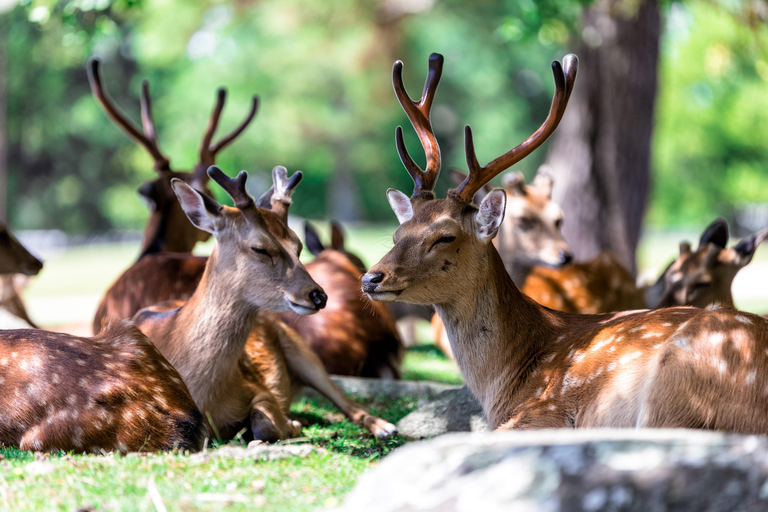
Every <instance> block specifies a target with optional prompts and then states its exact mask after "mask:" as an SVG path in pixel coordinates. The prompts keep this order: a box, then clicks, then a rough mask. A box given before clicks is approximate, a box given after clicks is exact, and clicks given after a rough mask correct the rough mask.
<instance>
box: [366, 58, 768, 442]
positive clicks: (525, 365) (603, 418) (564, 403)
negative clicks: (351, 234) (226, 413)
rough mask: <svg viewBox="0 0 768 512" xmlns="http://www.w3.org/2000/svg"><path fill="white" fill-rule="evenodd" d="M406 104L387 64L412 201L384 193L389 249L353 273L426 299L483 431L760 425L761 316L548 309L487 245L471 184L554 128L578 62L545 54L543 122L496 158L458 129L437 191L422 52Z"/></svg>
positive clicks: (766, 406)
mask: <svg viewBox="0 0 768 512" xmlns="http://www.w3.org/2000/svg"><path fill="white" fill-rule="evenodd" d="M429 67H430V72H429V74H428V77H427V82H426V85H425V88H424V94H423V95H422V98H421V100H420V101H419V102H413V101H412V100H411V99H410V98H409V97H408V96H407V94H406V93H405V90H404V88H403V85H402V77H401V73H402V63H400V62H396V63H395V68H394V82H395V92H396V94H397V96H398V99H399V100H400V103H401V105H402V106H403V108H404V109H405V111H406V112H407V113H408V116H409V118H410V120H411V123H412V124H413V125H414V127H415V128H416V131H417V132H418V133H419V136H420V139H421V141H422V144H423V146H424V148H425V151H426V154H427V166H426V171H422V170H421V169H419V168H418V166H417V165H416V164H415V163H414V161H413V160H412V159H411V157H410V156H409V155H408V153H407V151H406V150H405V146H404V143H403V137H402V130H401V129H400V128H399V127H398V129H397V137H396V141H397V147H398V150H399V153H400V156H401V159H402V161H403V163H404V165H405V167H406V169H407V170H408V172H409V173H410V174H411V176H412V177H413V180H414V182H415V188H414V193H413V195H412V197H411V198H409V197H408V196H406V195H405V194H403V193H402V192H399V191H396V190H392V189H390V190H388V191H387V196H388V198H389V201H390V204H391V205H392V208H393V210H394V212H395V215H396V216H397V218H398V220H399V221H400V227H399V228H398V229H397V231H396V232H395V234H394V242H395V243H394V247H393V248H392V249H391V250H390V251H389V253H387V254H386V255H385V256H384V257H383V258H382V260H381V261H380V262H379V263H377V264H376V265H374V266H373V267H372V268H371V269H370V270H369V272H368V273H367V274H366V275H365V276H364V277H363V291H364V292H366V293H367V294H368V295H369V296H370V297H371V298H372V299H374V300H383V301H387V300H393V299H397V300H403V301H408V302H415V303H418V304H434V305H435V307H436V309H437V310H438V312H439V314H440V316H441V318H442V319H443V321H444V322H445V325H446V328H447V330H448V336H449V338H450V342H451V346H452V348H453V352H454V354H455V356H456V361H457V363H458V365H459V368H460V369H461V372H462V374H463V375H464V378H465V379H466V381H467V385H468V386H469V388H470V390H471V391H472V392H473V393H474V394H475V396H476V397H477V398H478V399H479V401H480V403H481V404H482V406H483V409H484V411H485V413H486V416H487V417H488V420H489V422H490V425H491V426H492V428H494V429H510V428H556V427H691V428H711V429H722V430H730V431H736V432H749V433H757V432H765V431H766V430H768V414H766V411H767V410H768V393H766V389H767V388H768V372H766V367H768V322H767V321H766V320H765V319H763V318H760V317H758V316H755V315H751V314H748V313H742V312H737V311H734V310H728V309H720V308H708V309H706V310H701V309H697V308H671V309H662V310H657V311H629V312H623V313H617V314H601V315H575V314H570V313H562V312H557V311H552V310H549V309H546V308H543V307H542V306H540V305H538V304H537V303H535V302H534V301H533V300H531V299H529V298H528V297H526V296H525V295H523V294H522V292H520V290H519V289H518V288H517V287H516V286H515V284H514V283H513V282H512V280H511V279H510V277H509V275H508V273H507V272H506V269H505V268H504V262H503V261H502V260H501V258H500V256H499V254H498V252H497V251H496V249H495V248H494V246H493V244H492V243H491V240H492V239H493V237H494V236H495V235H496V233H497V232H498V229H499V226H500V225H501V222H502V220H503V218H504V210H505V202H506V194H505V193H504V191H503V190H501V189H495V190H493V191H492V192H491V193H489V194H488V195H486V197H485V198H484V199H483V201H482V202H481V203H480V205H479V206H475V205H473V204H472V202H471V201H472V197H473V196H474V193H475V192H476V191H477V190H479V189H480V187H482V186H483V185H484V184H486V183H487V182H488V181H489V180H491V179H492V178H493V177H494V176H496V175H498V174H499V173H501V172H502V171H504V170H505V169H507V168H508V167H510V166H511V165H513V164H514V163H516V162H518V161H520V160H522V159H523V158H525V157H526V156H527V155H528V154H530V153H531V152H532V151H534V150H535V149H536V148H537V147H539V146H540V145H541V144H542V143H543V142H544V141H545V140H546V139H547V137H549V135H551V134H552V132H553V131H554V130H555V128H556V127H557V125H558V123H559V121H560V119H561V117H562V115H563V113H564V111H565V107H566V105H567V102H568V98H569V96H570V93H571V91H572V88H573V83H574V80H575V76H576V69H577V59H576V57H575V56H572V55H569V56H566V57H565V59H564V66H563V67H564V68H565V70H564V71H563V67H561V65H560V64H559V63H558V62H554V63H553V71H554V76H555V94H554V98H553V101H552V107H551V110H550V112H549V115H548V116H547V119H546V121H545V122H544V124H543V125H542V126H541V127H540V128H539V129H538V130H537V131H536V132H535V133H534V134H533V135H532V136H531V137H529V138H528V139H527V140H526V141H524V142H523V143H522V144H520V145H519V146H517V147H515V148H514V149H512V150H511V151H509V152H508V153H506V154H504V155H502V156H500V157H498V158H496V159H495V160H493V161H492V162H490V163H489V164H487V165H485V166H482V167H481V166H480V164H479V163H478V161H477V157H476V156H475V150H474V143H473V139H472V132H471V131H470V129H469V127H467V128H466V129H465V136H466V140H465V151H466V156H467V165H468V167H469V169H470V173H469V177H468V178H467V180H465V182H464V183H463V184H462V185H460V186H459V187H458V188H456V189H453V190H451V191H450V192H449V193H448V197H447V198H446V199H435V197H434V194H433V192H432V189H433V187H434V184H435V180H436V178H437V175H438V172H439V169H440V153H439V149H438V146H437V141H436V139H435V137H434V135H433V132H432V128H431V124H430V120H429V110H430V106H431V104H432V101H433V98H434V94H435V90H436V87H437V82H438V79H439V77H440V71H441V68H442V57H441V56H439V55H436V54H433V55H432V56H431V57H430V66H429Z"/></svg>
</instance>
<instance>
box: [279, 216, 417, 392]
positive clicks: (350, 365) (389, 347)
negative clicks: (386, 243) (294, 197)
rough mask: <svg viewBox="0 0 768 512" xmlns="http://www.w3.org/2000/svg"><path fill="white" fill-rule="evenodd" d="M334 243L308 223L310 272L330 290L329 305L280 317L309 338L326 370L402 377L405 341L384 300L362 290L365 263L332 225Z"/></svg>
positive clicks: (362, 375)
mask: <svg viewBox="0 0 768 512" xmlns="http://www.w3.org/2000/svg"><path fill="white" fill-rule="evenodd" d="M331 233H332V236H331V247H325V246H324V245H323V243H322V241H321V240H320V237H319V235H318V234H317V232H316V231H315V229H314V228H313V227H312V225H311V224H309V223H306V224H305V237H304V239H305V241H306V244H307V249H309V251H310V252H311V253H312V254H313V255H314V256H315V259H314V260H313V261H311V262H310V263H307V265H306V267H307V272H309V275H310V276H311V277H312V279H314V280H315V281H316V282H317V283H318V284H319V285H320V286H322V287H323V289H324V290H326V291H327V293H328V303H327V304H326V306H325V309H323V310H322V311H320V312H318V314H316V315H312V316H309V317H302V316H299V315H297V314H296V313H294V312H292V311H287V312H285V313H281V314H280V318H281V319H282V320H283V322H285V323H286V324H288V325H289V326H290V327H292V328H293V329H294V330H296V332H298V333H299V335H301V337H302V338H304V339H305V340H306V342H307V343H308V344H309V346H310V347H311V348H312V350H313V351H314V352H315V353H316V354H317V355H318V357H319V358H320V360H321V361H322V362H323V366H325V369H326V370H327V371H328V373H332V374H337V375H356V376H360V377H371V378H385V379H399V378H400V363H401V362H402V359H403V344H402V342H401V341H400V335H399V334H398V332H397V328H396V326H395V319H394V317H393V316H392V313H390V311H389V309H388V308H387V306H386V305H385V304H382V303H380V302H373V301H371V300H370V299H369V298H368V297H365V296H364V295H362V294H361V293H360V285H361V281H360V279H361V277H362V275H363V273H365V270H366V269H365V265H364V264H363V262H362V260H360V258H359V257H358V256H356V255H355V254H352V253H350V252H349V251H347V249H346V247H345V245H344V233H343V231H342V229H341V226H340V225H339V224H338V223H336V222H332V223H331Z"/></svg>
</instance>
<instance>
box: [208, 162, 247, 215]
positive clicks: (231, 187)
mask: <svg viewBox="0 0 768 512" xmlns="http://www.w3.org/2000/svg"><path fill="white" fill-rule="evenodd" d="M208 176H210V177H211V179H212V180H213V181H215V182H216V183H218V184H219V186H220V187H221V188H223V189H224V191H225V192H226V193H227V194H229V197H231V198H232V199H233V200H234V201H235V206H236V207H237V209H238V210H240V211H246V210H250V209H251V208H252V207H254V206H255V203H254V201H253V197H252V196H251V194H249V193H248V191H247V190H246V189H245V182H246V181H247V180H248V173H247V172H245V171H240V172H239V173H238V175H237V177H236V178H230V177H229V176H227V175H226V174H224V173H223V172H222V170H221V169H219V168H218V167H216V166H215V165H212V166H210V167H209V168H208Z"/></svg>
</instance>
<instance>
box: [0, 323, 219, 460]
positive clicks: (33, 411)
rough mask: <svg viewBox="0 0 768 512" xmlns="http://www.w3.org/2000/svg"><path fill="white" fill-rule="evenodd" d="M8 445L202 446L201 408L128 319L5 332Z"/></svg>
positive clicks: (1, 368) (4, 435) (0, 435)
mask: <svg viewBox="0 0 768 512" xmlns="http://www.w3.org/2000/svg"><path fill="white" fill-rule="evenodd" d="M0 354H2V358H0V382H2V386H3V393H2V394H0V411H2V412H0V444H3V445H12V446H18V447H20V448H21V449H22V450H36V451H55V450H63V451H70V450H73V451H76V452H96V453H99V452H100V451H101V450H102V449H103V450H108V451H112V450H118V451H121V452H128V451H157V450H171V449H174V448H178V449H180V450H198V449H200V448H201V446H202V442H203V438H204V436H205V435H206V432H207V431H206V428H205V424H204V421H203V417H202V415H201V414H200V411H199V410H198V409H197V408H196V407H195V403H194V401H193V400H192V397H191V396H190V394H189V391H188V390H187V388H186V386H185V385H184V383H183V382H182V380H181V378H180V376H179V374H178V373H177V372H176V370H174V369H173V367H172V366H171V365H170V364H168V362H167V361H166V359H165V358H164V357H163V356H162V355H161V354H160V353H159V352H158V351H157V349H156V348H155V346H154V345H153V344H152V343H151V342H150V341H149V339H148V338H147V337H146V336H145V335H144V334H142V333H141V331H139V330H138V329H137V328H136V327H135V326H133V325H131V324H130V323H129V322H127V321H118V322H111V323H110V324H109V325H107V326H105V329H104V330H103V331H102V332H101V333H99V335H98V336H95V337H94V338H81V337H76V336H70V335H68V334H62V333H53V332H48V331H41V330H12V331H2V332H0Z"/></svg>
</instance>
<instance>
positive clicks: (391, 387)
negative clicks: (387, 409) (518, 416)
mask: <svg viewBox="0 0 768 512" xmlns="http://www.w3.org/2000/svg"><path fill="white" fill-rule="evenodd" d="M331 380H332V381H333V382H334V384H336V385H337V386H339V387H340V388H341V390H342V391H344V393H346V394H348V395H355V396H359V397H362V398H380V397H384V398H389V399H397V398H417V399H431V398H434V397H436V396H438V395H439V394H441V393H442V392H444V391H446V390H449V389H457V388H458V386H451V385H449V384H438V383H437V382H421V381H411V380H383V379H364V378H361V377H341V376H339V375H332V376H331ZM303 394H304V395H305V396H308V397H312V398H316V397H319V396H321V395H320V394H319V393H318V392H317V391H315V390H314V389H310V388H304V390H303Z"/></svg>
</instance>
